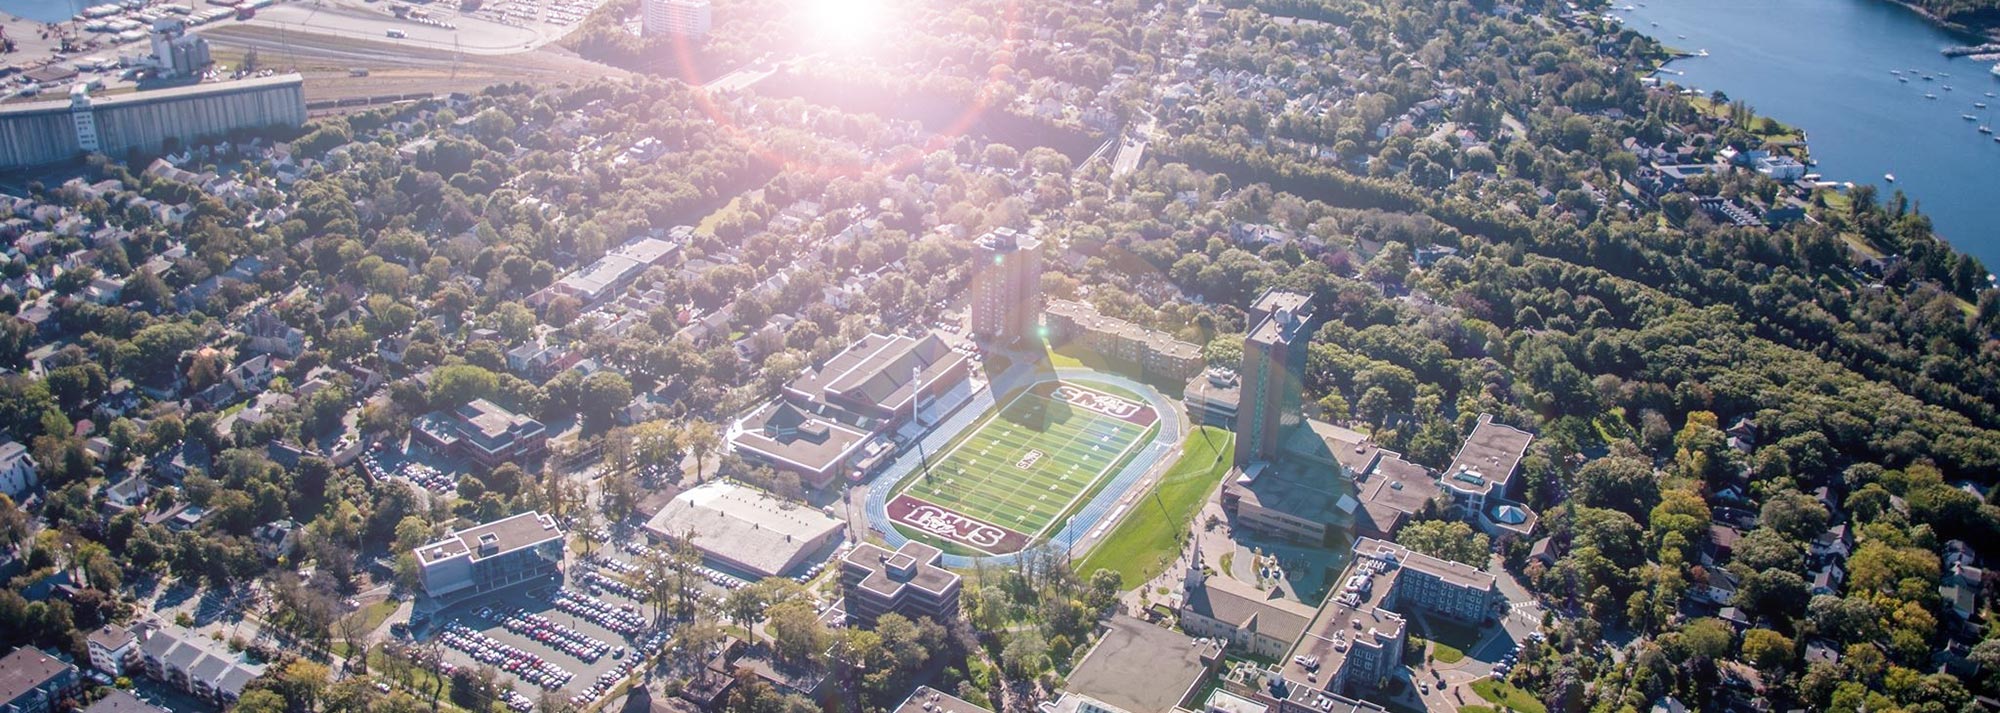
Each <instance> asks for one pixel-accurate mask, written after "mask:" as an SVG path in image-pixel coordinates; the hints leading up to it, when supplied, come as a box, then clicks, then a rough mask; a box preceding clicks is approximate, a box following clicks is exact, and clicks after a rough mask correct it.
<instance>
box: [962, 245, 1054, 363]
mask: <svg viewBox="0 0 2000 713" xmlns="http://www.w3.org/2000/svg"><path fill="white" fill-rule="evenodd" d="M1041 294H1042V241H1041V240H1040V239H1037V238H1034V237H1032V236H1029V235H1028V234H1026V233H1021V232H1017V231H1015V230H1014V229H1012V228H994V229H993V231H992V232H989V233H987V234H985V235H982V236H979V239H978V240H976V241H974V242H973V245H972V310H971V311H972V334H973V335H974V336H976V337H979V338H980V339H983V340H986V341H988V342H991V343H996V344H1008V343H1011V342H1013V341H1014V340H1016V339H1022V338H1029V337H1034V336H1036V335H1035V331H1034V330H1035V325H1036V324H1037V323H1038V322H1039V321H1040V320H1039V313H1040V311H1041Z"/></svg>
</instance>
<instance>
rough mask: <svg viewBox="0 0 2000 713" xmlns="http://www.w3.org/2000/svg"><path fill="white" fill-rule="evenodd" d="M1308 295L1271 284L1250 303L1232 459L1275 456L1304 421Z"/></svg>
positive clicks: (1309, 325) (1310, 326) (1245, 460)
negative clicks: (1275, 287)
mask: <svg viewBox="0 0 2000 713" xmlns="http://www.w3.org/2000/svg"><path fill="white" fill-rule="evenodd" d="M1313 317H1314V315H1313V307H1312V298H1310V297H1308V296H1306V295H1302V294H1298V293H1296V292H1280V291H1277V290H1271V291H1267V292H1265V293H1264V294H1263V295H1262V296H1260V297H1258V298H1257V301H1256V303H1254V304H1252V305H1251V306H1250V320H1249V321H1250V334H1249V335H1247V336H1245V337H1244V339H1243V366H1242V368H1240V369H1238V370H1237V373H1238V374H1239V375H1240V376H1241V377H1242V386H1241V387H1240V388H1241V391H1240V392H1239V396H1238V401H1237V407H1236V463H1237V464H1238V465H1242V464H1245V463H1250V462H1254V461H1271V460H1276V459H1277V456H1278V451H1279V450H1280V449H1281V448H1282V447H1283V446H1284V443H1285V437H1286V436H1287V435H1289V434H1290V433H1291V431H1292V429H1294V428H1297V427H1299V426H1300V425H1302V424H1304V423H1305V368H1306V342H1307V341H1308V340H1309V339H1310V338H1311V337H1312V330H1313V326H1314V320H1313Z"/></svg>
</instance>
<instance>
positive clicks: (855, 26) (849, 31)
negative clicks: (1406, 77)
mask: <svg viewBox="0 0 2000 713" xmlns="http://www.w3.org/2000/svg"><path fill="white" fill-rule="evenodd" d="M800 1H801V2H802V3H804V10H805V12H804V13H803V17H804V18H805V21H806V22H807V23H809V24H808V25H807V26H806V27H805V28H803V29H804V34H805V36H806V37H810V38H812V39H814V40H815V41H816V42H817V43H819V44H821V45H824V46H826V47H828V48H835V49H847V50H854V49H860V48H862V47H864V46H866V45H867V44H869V43H870V42H872V41H874V39H875V38H877V37H881V36H883V34H882V30H883V27H882V25H883V24H884V23H885V22H887V21H888V19H889V12H888V7H887V0H800Z"/></svg>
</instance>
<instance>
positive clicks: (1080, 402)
mask: <svg viewBox="0 0 2000 713" xmlns="http://www.w3.org/2000/svg"><path fill="white" fill-rule="evenodd" d="M1053 395H1054V396H1055V397H1056V398H1058V399H1061V400H1063V401H1067V402H1069V404H1070V405H1071V406H1075V407H1077V408H1081V409H1089V410H1092V411H1096V412H1098V413H1101V414H1104V415H1106V416H1113V417H1116V418H1124V419H1129V418H1132V416H1133V415H1134V414H1137V413H1139V405H1138V404H1135V403H1132V402H1130V401H1126V400H1124V399H1121V398H1118V397H1116V396H1112V395H1110V394H1104V393H1099V392H1096V391H1086V390H1084V389H1080V388H1077V387H1074V386H1069V385H1067V384H1065V385H1063V386H1058V387H1056V392H1055V394H1053Z"/></svg>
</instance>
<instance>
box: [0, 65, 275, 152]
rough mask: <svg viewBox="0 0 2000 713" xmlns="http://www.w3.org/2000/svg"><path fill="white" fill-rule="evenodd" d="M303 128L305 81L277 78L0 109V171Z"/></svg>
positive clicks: (75, 92)
mask: <svg viewBox="0 0 2000 713" xmlns="http://www.w3.org/2000/svg"><path fill="white" fill-rule="evenodd" d="M305 121H306V95H305V80H304V79H303V78H301V77H300V76H299V75H297V74H280V75H274V76H269V77H258V78H254V79H242V80H237V81H231V82H212V83H204V84H193V85H188V86H184V87H174V88H171V89H156V90H152V91H142V92H133V93H130V94H117V95H111V96H104V97H92V96H90V94H89V93H88V91H86V90H85V89H84V88H83V86H82V85H77V86H76V88H75V89H72V90H71V92H70V96H69V98H67V99H57V100H50V101H38V102H26V103H22V104H10V105H0V169H10V168H21V167H26V166H40V165H45V164H52V163H61V162H63V161H68V160H71V159H75V158H77V157H79V156H82V155H84V154H91V153H99V154H105V155H107V156H112V157H117V158H123V157H124V156H125V154H126V153H127V152H130V151H138V152H140V153H145V154H157V153H162V152H164V151H166V150H167V149H169V148H171V146H172V145H173V144H187V143H192V142H196V141H200V140H203V139H209V138H219V137H222V136H224V135H226V134H228V133H229V132H231V131H236V130H238V129H261V128H266V127H272V126H285V127H297V126H300V125H302V124H304V123H305Z"/></svg>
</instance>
